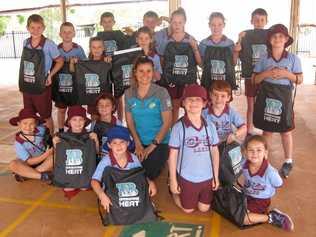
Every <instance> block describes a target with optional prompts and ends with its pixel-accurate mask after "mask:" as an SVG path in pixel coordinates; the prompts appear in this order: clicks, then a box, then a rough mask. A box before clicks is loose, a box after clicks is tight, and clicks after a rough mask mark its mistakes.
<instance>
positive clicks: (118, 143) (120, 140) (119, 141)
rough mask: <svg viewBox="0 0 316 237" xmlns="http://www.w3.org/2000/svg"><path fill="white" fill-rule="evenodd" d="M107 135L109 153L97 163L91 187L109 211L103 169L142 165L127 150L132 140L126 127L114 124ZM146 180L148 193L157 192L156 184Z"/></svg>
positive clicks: (151, 194) (131, 167)
mask: <svg viewBox="0 0 316 237" xmlns="http://www.w3.org/2000/svg"><path fill="white" fill-rule="evenodd" d="M107 136H108V140H107V146H108V148H109V150H110V152H109V154H105V155H104V156H103V158H102V160H101V161H100V163H99V164H98V166H97V169H96V170H95V172H94V174H93V176H92V180H91V187H92V188H93V190H94V192H95V193H96V194H97V196H98V198H99V199H100V202H101V204H102V206H103V207H104V209H105V210H106V211H107V212H109V211H110V205H112V202H111V200H110V199H109V197H108V196H107V195H106V194H105V192H104V187H102V186H103V184H102V183H101V182H102V175H103V171H104V169H105V168H106V167H107V166H112V167H116V168H118V169H121V170H129V169H133V168H138V167H142V165H141V163H140V162H139V160H138V158H137V157H136V156H135V155H134V154H131V153H129V151H128V146H129V143H130V142H132V141H131V138H130V134H129V132H128V129H127V128H125V127H122V126H115V127H113V128H111V129H110V130H109V131H108V133H107ZM147 180H148V184H149V195H150V196H154V195H155V194H156V193H157V189H156V185H155V183H154V182H153V181H151V180H149V179H147Z"/></svg>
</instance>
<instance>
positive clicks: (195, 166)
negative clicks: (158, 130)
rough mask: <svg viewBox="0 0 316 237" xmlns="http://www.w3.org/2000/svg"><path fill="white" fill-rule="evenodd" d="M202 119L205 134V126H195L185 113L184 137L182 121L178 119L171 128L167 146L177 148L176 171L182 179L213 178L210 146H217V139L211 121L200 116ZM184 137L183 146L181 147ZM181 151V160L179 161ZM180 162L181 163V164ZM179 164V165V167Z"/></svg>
mask: <svg viewBox="0 0 316 237" xmlns="http://www.w3.org/2000/svg"><path fill="white" fill-rule="evenodd" d="M201 119H202V121H204V122H205V123H206V124H207V133H208V141H209V142H208V141H207V134H206V131H205V126H204V125H202V126H201V128H196V127H194V125H193V124H192V123H191V121H190V120H189V119H188V117H187V116H186V115H185V116H184V117H183V123H184V129H185V138H184V133H183V127H182V122H181V121H178V122H177V123H176V124H175V125H174V126H173V127H172V130H171V135H170V140H169V147H170V148H172V149H177V150H179V153H178V159H177V172H178V174H180V169H181V174H180V175H181V177H183V178H184V179H186V180H188V181H190V182H193V183H199V182H203V181H207V180H210V179H212V178H213V172H212V164H211V157H210V151H209V149H211V147H208V144H209V145H210V146H217V144H218V142H219V140H218V136H217V133H216V128H215V126H214V125H213V124H212V123H207V122H206V121H205V120H204V119H203V118H202V117H201ZM183 139H184V147H183ZM182 152H183V157H182V162H181V161H180V159H181V156H182ZM181 163H182V165H181ZM180 165H181V167H180Z"/></svg>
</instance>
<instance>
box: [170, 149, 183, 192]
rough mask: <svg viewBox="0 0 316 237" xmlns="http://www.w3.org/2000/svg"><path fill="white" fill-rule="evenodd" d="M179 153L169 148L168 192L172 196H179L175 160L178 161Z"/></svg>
mask: <svg viewBox="0 0 316 237" xmlns="http://www.w3.org/2000/svg"><path fill="white" fill-rule="evenodd" d="M178 154H179V151H178V150H177V149H173V148H170V151H169V159H168V166H169V183H170V191H171V192H172V193H174V194H179V193H180V191H181V190H180V189H179V185H178V181H177V160H178Z"/></svg>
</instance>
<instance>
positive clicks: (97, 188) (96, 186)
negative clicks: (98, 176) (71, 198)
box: [91, 179, 112, 212]
mask: <svg viewBox="0 0 316 237" xmlns="http://www.w3.org/2000/svg"><path fill="white" fill-rule="evenodd" d="M91 187H92V189H93V191H94V192H95V193H96V194H97V196H98V198H99V199H100V202H101V205H102V206H103V207H104V210H106V211H107V212H110V206H112V202H111V200H110V198H109V197H108V196H107V195H106V194H105V192H104V190H103V189H102V187H101V184H100V183H99V181H97V180H94V179H92V180H91Z"/></svg>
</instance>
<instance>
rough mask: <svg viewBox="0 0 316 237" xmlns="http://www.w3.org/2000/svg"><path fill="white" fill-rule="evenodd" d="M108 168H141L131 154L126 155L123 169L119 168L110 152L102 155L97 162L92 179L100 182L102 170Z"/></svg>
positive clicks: (135, 157)
mask: <svg viewBox="0 0 316 237" xmlns="http://www.w3.org/2000/svg"><path fill="white" fill-rule="evenodd" d="M108 166H111V167H115V168H118V169H121V170H130V169H134V168H139V167H142V165H141V163H140V162H139V160H138V158H137V156H135V155H134V154H131V153H127V163H126V166H125V167H120V166H119V165H118V163H117V161H116V158H115V157H114V155H113V153H112V152H110V153H108V154H106V155H104V156H103V157H102V159H101V161H100V162H99V164H98V166H97V168H96V170H95V172H94V174H93V176H92V179H94V180H97V181H99V182H101V181H102V176H103V172H104V169H105V168H106V167H108Z"/></svg>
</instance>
